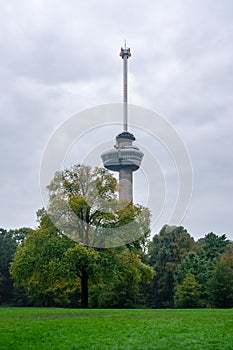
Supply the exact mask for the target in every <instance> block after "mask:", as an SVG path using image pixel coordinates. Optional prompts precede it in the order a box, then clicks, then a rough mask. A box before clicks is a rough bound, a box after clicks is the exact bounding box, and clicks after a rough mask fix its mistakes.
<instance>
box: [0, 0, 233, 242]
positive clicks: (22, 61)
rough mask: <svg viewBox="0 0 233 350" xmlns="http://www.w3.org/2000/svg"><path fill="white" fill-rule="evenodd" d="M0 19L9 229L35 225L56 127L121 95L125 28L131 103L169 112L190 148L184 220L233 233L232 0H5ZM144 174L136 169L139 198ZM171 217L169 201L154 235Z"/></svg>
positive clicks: (0, 126)
mask: <svg viewBox="0 0 233 350" xmlns="http://www.w3.org/2000/svg"><path fill="white" fill-rule="evenodd" d="M0 17H1V18H0V48H1V50H0V52H1V55H0V75H1V79H0V89H1V94H0V130H1V147H0V160H1V172H0V184H1V185H0V186H1V187H0V209H1V210H0V226H1V227H3V228H19V227H22V226H30V227H35V226H36V210H37V209H39V208H41V207H42V206H43V203H42V199H41V194H40V184H39V173H40V164H41V159H42V155H43V150H44V149H45V147H46V145H47V143H48V140H49V138H50V137H51V135H52V134H53V133H54V131H55V130H56V128H57V127H58V126H59V125H62V123H64V122H65V121H66V120H67V119H68V118H70V117H71V116H72V115H74V114H76V113H78V112H80V111H83V110H85V109H87V108H90V107H93V106H96V105H102V104H106V103H118V102H121V99H122V91H121V90H122V61H121V59H120V58H119V56H118V54H119V50H120V47H121V46H122V44H123V43H124V39H125V38H126V39H127V43H128V45H129V46H130V47H131V51H132V58H131V59H130V61H129V71H130V73H129V100H130V103H132V104H135V105H140V106H143V107H146V108H148V109H151V110H154V111H157V112H158V113H160V114H161V115H163V116H164V117H165V118H166V119H167V120H168V121H169V122H170V123H171V124H172V125H173V127H174V128H175V129H176V131H177V132H178V133H179V135H180V137H181V138H182V139H183V141H184V143H185V145H186V147H187V150H188V152H189V154H190V157H191V162H192V167H193V173H194V187H193V196H192V200H191V203H190V207H189V210H188V212H187V214H186V216H185V218H184V220H183V222H182V223H181V224H182V225H183V226H185V227H186V228H187V230H188V231H189V232H190V234H191V235H192V236H194V237H195V238H198V237H201V236H204V235H205V234H206V233H208V232H210V231H213V232H215V233H217V234H223V233H225V234H226V235H227V236H228V237H229V238H231V239H233V199H232V198H233V162H232V150H233V136H232V135H233V114H232V111H233V78H232V77H233V2H232V0H221V1H220V0H211V1H210V0H182V1H178V0H170V1H166V0H155V1H152V0H150V1H147V0H144V1H138V0H132V1H131V0H129V1H122V0H119V1H110V0H98V1H97V0H96V1H94V0H85V1H79V0H78V1H77V0H73V1H72V0H67V1H61V0H44V1H43V0H22V1H17V0H10V1H7V2H6V1H3V0H1V1H0ZM132 119H133V116H131V120H132ZM135 133H136V131H135ZM115 135H116V130H115V129H114V130H113V132H112V135H111V132H110V131H109V132H108V140H109V139H111V138H113V139H114V137H115ZM136 136H137V135H136ZM139 136H141V139H140V137H137V139H138V141H140V144H142V145H143V142H144V143H145V146H146V137H145V140H143V133H142V134H140V133H139ZM144 136H145V135H144ZM96 137H97V138H98V135H97V136H96ZM113 142H114V140H113ZM154 152H155V153H156V150H155V151H154ZM159 152H160V151H159V150H158V153H159ZM161 154H162V153H161ZM158 158H159V156H158ZM77 160H78V155H77ZM161 162H162V161H161ZM164 164H166V162H165V163H164ZM164 164H162V165H161V167H163V166H166V165H164ZM97 165H99V160H98V162H97ZM162 170H163V172H164V173H166V170H167V169H162ZM137 181H138V182H137ZM142 182H143V181H142ZM140 183H141V181H140V174H139V175H138V179H137V174H136V173H135V184H137V191H136V192H137V193H135V195H136V196H137V198H139V199H140ZM135 186H136V185H135ZM142 187H143V184H142ZM171 192H172V190H171ZM167 196H168V197H169V191H168V193H167ZM167 222H168V217H166V208H165V211H164V213H163V215H162V216H161V218H160V220H159V221H158V222H157V225H156V226H155V227H154V233H156V232H158V230H159V229H160V228H161V226H162V225H163V224H165V223H167Z"/></svg>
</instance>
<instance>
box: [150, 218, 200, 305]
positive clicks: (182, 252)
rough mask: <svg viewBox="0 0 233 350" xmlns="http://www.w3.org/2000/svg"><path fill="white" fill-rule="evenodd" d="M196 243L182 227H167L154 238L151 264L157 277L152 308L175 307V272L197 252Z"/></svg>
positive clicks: (154, 283)
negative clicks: (190, 253)
mask: <svg viewBox="0 0 233 350" xmlns="http://www.w3.org/2000/svg"><path fill="white" fill-rule="evenodd" d="M195 247H196V245H195V241H194V239H193V238H192V237H191V236H190V234H189V233H188V232H187V231H186V230H185V229H184V228H183V227H182V226H179V227H171V226H168V225H165V226H164V227H163V228H162V229H161V231H160V232H159V234H158V235H155V236H154V237H153V241H152V243H151V245H150V248H149V264H150V265H151V266H152V267H153V268H154V270H155V272H156V275H155V277H154V279H153V281H152V284H151V293H150V297H149V298H150V301H149V304H150V306H152V307H172V306H173V305H174V288H175V272H176V269H177V266H178V265H179V264H180V262H181V261H182V259H183V258H184V257H185V256H186V255H187V254H188V252H190V251H192V250H195Z"/></svg>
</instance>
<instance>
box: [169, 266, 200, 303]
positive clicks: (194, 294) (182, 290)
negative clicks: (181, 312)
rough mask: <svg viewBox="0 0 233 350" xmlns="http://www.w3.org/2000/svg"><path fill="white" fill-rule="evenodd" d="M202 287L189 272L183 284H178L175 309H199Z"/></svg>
mask: <svg viewBox="0 0 233 350" xmlns="http://www.w3.org/2000/svg"><path fill="white" fill-rule="evenodd" d="M199 296H200V285H199V284H198V283H197V281H196V279H195V277H194V275H193V274H191V273H190V272H188V273H187V274H186V275H185V277H184V279H183V281H182V283H180V284H178V285H177V287H176V292H175V307H178V308H194V307H199V306H200V305H199Z"/></svg>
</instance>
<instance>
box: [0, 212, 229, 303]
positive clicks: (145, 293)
mask: <svg viewBox="0 0 233 350" xmlns="http://www.w3.org/2000/svg"><path fill="white" fill-rule="evenodd" d="M0 304H1V305H14V306H62V307H88V306H89V307H101V308H105V307H109V308H136V307H148V308H174V307H175V308H196V307H198V308H199V307H201V308H205V307H222V308H227V307H233V243H232V242H231V241H229V240H228V239H227V237H226V236H225V235H221V236H218V235H216V234H214V233H212V232H211V233H208V234H206V235H205V237H203V238H201V239H199V240H197V241H195V240H194V238H192V237H191V235H190V234H189V233H188V232H187V231H186V230H185V229H184V228H183V227H181V226H179V227H170V226H167V225H165V226H164V227H163V228H162V229H161V231H160V232H159V234H157V235H155V236H154V237H153V240H152V241H150V240H148V241H147V242H144V243H142V242H138V241H137V242H134V243H132V244H127V245H125V246H121V247H117V248H111V249H110V248H108V249H106V248H102V249H101V248H91V247H87V246H85V245H84V244H80V243H75V242H74V241H73V240H71V239H69V238H68V237H66V236H65V235H62V234H61V233H60V232H59V231H58V229H57V228H56V227H55V226H54V225H53V223H52V222H51V221H50V218H49V217H48V216H47V214H46V213H45V212H43V214H42V215H41V216H40V223H39V226H38V229H36V230H33V229H30V228H21V229H18V230H8V231H7V230H4V229H0Z"/></svg>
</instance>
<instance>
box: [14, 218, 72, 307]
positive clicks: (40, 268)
mask: <svg viewBox="0 0 233 350" xmlns="http://www.w3.org/2000/svg"><path fill="white" fill-rule="evenodd" d="M44 221H45V217H44ZM48 221H49V220H48ZM73 245H74V242H72V241H71V240H70V239H68V238H67V237H66V236H63V235H61V234H60V233H59V232H58V231H57V229H56V228H55V227H54V226H53V225H52V224H51V225H50V227H49V228H45V227H44V223H43V224H42V227H40V228H38V229H37V230H34V231H32V232H30V233H29V234H28V235H27V237H26V238H25V239H24V241H23V242H22V244H20V245H19V246H18V248H17V251H16V253H15V256H14V260H13V262H12V263H11V267H10V272H11V275H12V277H13V278H14V280H15V281H16V284H17V286H20V287H23V288H24V289H25V290H26V292H27V295H28V297H29V300H30V301H31V302H32V303H33V304H34V305H44V306H50V305H64V304H66V303H68V300H69V296H70V295H71V294H72V293H74V292H75V290H76V289H77V288H78V286H77V281H72V280H71V279H68V277H67V276H69V268H68V266H67V265H66V264H65V263H64V261H65V259H64V258H65V252H66V251H67V249H68V248H70V247H72V246H73Z"/></svg>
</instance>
